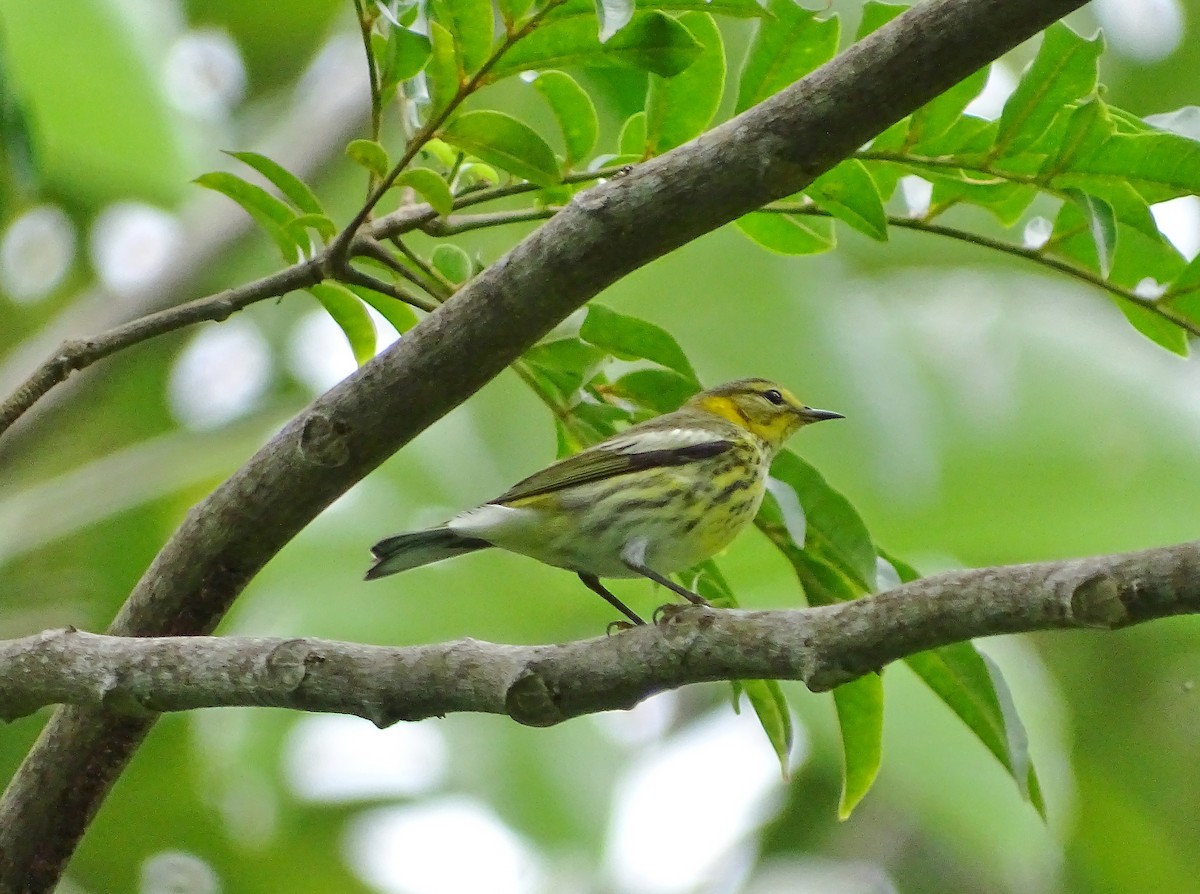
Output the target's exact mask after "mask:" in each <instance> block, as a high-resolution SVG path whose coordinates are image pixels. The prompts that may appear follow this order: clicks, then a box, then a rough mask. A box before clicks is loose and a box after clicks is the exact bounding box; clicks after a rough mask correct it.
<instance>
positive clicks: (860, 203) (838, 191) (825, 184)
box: [804, 158, 888, 242]
mask: <svg viewBox="0 0 1200 894" xmlns="http://www.w3.org/2000/svg"><path fill="white" fill-rule="evenodd" d="M804 192H805V194H806V195H807V196H808V197H809V198H811V199H812V200H813V201H814V202H816V203H817V205H819V206H820V207H821V208H823V209H824V210H826V211H828V212H829V213H830V214H832V215H833V216H834V217H836V218H837V219H838V220H840V221H842V222H843V223H846V224H849V225H850V226H851V227H853V228H854V229H856V230H858V231H859V232H860V233H863V234H865V235H867V236H870V237H871V238H872V239H878V240H879V241H880V242H886V241H887V238H888V230H887V213H886V212H885V211H884V208H883V198H882V197H881V196H880V195H879V190H878V188H876V186H875V181H874V180H872V179H871V175H870V173H868V171H867V168H866V165H864V164H863V163H862V162H861V161H858V160H857V159H853V158H852V159H849V160H847V161H843V162H842V163H841V164H839V165H838V166H837V167H835V168H834V169H833V170H831V171H829V172H828V173H826V174H823V175H822V176H820V177H818V178H817V179H816V180H815V181H813V183H812V184H811V185H810V186H809V187H808V189H806V190H805V191H804Z"/></svg>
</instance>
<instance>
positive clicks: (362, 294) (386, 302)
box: [348, 286, 417, 335]
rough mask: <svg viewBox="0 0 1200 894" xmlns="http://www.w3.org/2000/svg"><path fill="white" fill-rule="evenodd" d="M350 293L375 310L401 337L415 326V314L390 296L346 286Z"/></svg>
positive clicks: (408, 307)
mask: <svg viewBox="0 0 1200 894" xmlns="http://www.w3.org/2000/svg"><path fill="white" fill-rule="evenodd" d="M348 288H349V289H350V291H352V292H353V293H354V294H355V295H357V296H358V299H359V300H360V301H362V302H363V303H364V304H367V305H369V306H371V307H373V308H375V310H376V312H377V313H378V314H379V315H380V316H381V317H383V318H384V319H385V320H387V321H388V322H389V323H391V324H392V328H393V329H395V330H396V331H397V332H398V333H400V334H401V335H403V334H404V333H405V332H407V331H408V330H409V329H411V328H412V327H413V326H415V325H417V314H416V311H414V310H413V309H412V307H410V306H409V305H407V304H405V303H404V302H403V301H400V300H399V299H397V298H393V297H391V296H390V295H381V294H379V293H378V292H376V291H374V290H373V289H364V288H362V287H361V286H348Z"/></svg>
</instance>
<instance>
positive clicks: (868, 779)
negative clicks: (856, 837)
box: [833, 674, 883, 820]
mask: <svg viewBox="0 0 1200 894" xmlns="http://www.w3.org/2000/svg"><path fill="white" fill-rule="evenodd" d="M833 703H834V705H835V706H836V707H837V716H838V726H839V727H840V729H841V731H842V796H841V798H840V799H839V801H838V819H840V820H847V819H849V818H850V814H851V813H853V812H854V808H855V807H856V806H858V803H859V801H861V800H862V799H863V797H864V796H865V795H866V793H867V792H868V791H870V789H871V786H872V785H873V784H874V782H875V777H876V776H878V775H879V765H880V763H881V762H882V761H883V679H882V678H881V677H880V676H879V674H865V675H864V676H861V677H859V678H858V679H857V680H851V681H850V682H849V683H843V684H842V685H841V686H839V687H837V688H836V689H834V690H833Z"/></svg>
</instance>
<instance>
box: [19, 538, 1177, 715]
mask: <svg viewBox="0 0 1200 894" xmlns="http://www.w3.org/2000/svg"><path fill="white" fill-rule="evenodd" d="M671 608H672V609H675V610H673V611H669V612H667V613H666V619H665V620H664V621H663V622H662V623H660V624H659V625H657V626H653V625H652V626H646V627H637V628H634V629H632V630H629V631H625V632H622V633H620V634H618V635H616V636H609V637H599V638H596V639H589V640H583V641H580V642H572V643H564V644H561V645H546V646H509V645H497V644H493V643H486V642H480V641H477V640H472V639H465V640H459V641H457V642H450V643H441V644H437V645H428V646H408V647H401V648H389V647H386V646H367V645H360V644H356V643H344V642H334V641H331V640H320V639H279V638H275V637H240V636H239V637H157V638H134V637H114V636H98V635H96V634H91V633H81V632H78V631H76V630H74V629H73V628H68V629H66V630H50V631H46V632H44V633H41V634H38V635H36V636H29V637H25V638H24V639H18V640H9V641H7V642H0V717H2V718H4V719H5V720H12V719H14V718H16V717H20V716H23V715H25V714H29V713H31V712H33V711H35V710H37V709H38V708H40V707H43V706H45V705H48V704H54V703H68V704H71V705H75V706H78V707H86V708H91V709H95V710H99V711H104V712H106V713H109V714H112V715H127V716H131V717H135V718H146V717H149V716H152V715H153V714H154V713H158V712H163V711H187V710H193V709H195V708H211V707H232V706H261V707H275V708H290V709H293V710H301V711H323V712H335V713H339V714H355V715H358V716H360V717H365V718H367V719H368V720H371V721H372V722H373V723H375V724H376V725H377V726H387V725H389V724H392V723H395V722H397V721H400V720H420V719H422V718H425V717H434V716H442V715H445V714H450V713H455V712H460V711H477V712H485V713H489V714H505V715H508V716H509V717H511V718H512V719H513V720H516V721H518V722H519V723H524V724H528V725H530V726H550V725H552V724H555V723H559V722H561V721H563V720H568V719H570V718H572V717H578V716H580V715H582V714H591V713H595V712H597V711H607V710H612V709H616V708H630V707H632V706H633V705H635V704H636V703H637V702H639V701H641V700H642V699H644V698H646V697H647V696H649V695H652V694H653V693H655V692H661V691H662V690H664V689H673V688H676V687H679V686H683V685H686V684H689V683H699V682H706V681H712V680H738V679H762V678H767V679H787V680H802V681H803V682H804V683H805V684H807V685H808V687H809V688H810V689H812V690H814V691H824V690H827V689H832V688H833V687H834V686H838V685H840V684H842V683H846V682H848V681H850V680H853V679H855V678H856V677H859V676H862V675H863V674H866V673H870V672H871V671H874V670H878V669H880V668H882V667H883V666H884V665H886V664H888V663H890V662H892V661H895V660H897V659H899V658H904V657H906V656H908V655H912V654H915V653H917V652H923V651H926V650H928V649H934V648H937V647H938V646H944V645H948V644H949V643H953V642H960V641H963V640H969V639H974V638H978V637H983V636H992V635H995V634H1001V633H1019V632H1028V631H1034V630H1059V629H1066V628H1103V629H1114V628H1119V627H1126V626H1129V625H1131V624H1138V623H1142V622H1145V621H1149V620H1152V619H1156V618H1164V617H1168V616H1172V615H1179V614H1195V613H1197V612H1200V542H1194V543H1186V544H1181V545H1179V546H1170V547H1164V548H1160V549H1150V550H1144V551H1142V552H1136V553H1125V554H1121V555H1113V556H1094V557H1090V558H1086V559H1072V560H1068V561H1061V562H1041V563H1038V564H1033V565H1009V566H1003V567H997V568H979V569H973V570H969V571H954V572H948V573H945V574H940V575H936V576H933V577H928V578H924V579H921V580H918V581H913V582H912V583H909V584H905V585H903V586H900V587H896V588H895V589H893V590H889V591H887V592H885V593H880V594H878V595H876V596H872V597H868V598H864V599H859V600H856V601H853V602H842V603H838V604H836V605H826V606H820V607H816V608H808V609H801V610H792V611H723V610H719V609H710V608H697V607H693V606H671Z"/></svg>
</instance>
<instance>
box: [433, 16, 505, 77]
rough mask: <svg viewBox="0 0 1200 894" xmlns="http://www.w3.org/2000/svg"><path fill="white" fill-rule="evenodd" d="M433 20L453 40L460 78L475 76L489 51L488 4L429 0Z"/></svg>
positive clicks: (491, 23)
mask: <svg viewBox="0 0 1200 894" xmlns="http://www.w3.org/2000/svg"><path fill="white" fill-rule="evenodd" d="M430 11H431V12H432V14H433V19H434V21H436V22H437V23H438V24H440V25H441V26H442V27H443V28H445V29H446V30H447V31H448V32H449V33H450V34H452V35H453V36H454V56H455V60H456V63H457V68H458V71H459V73H460V75H465V76H470V75H473V74H475V72H477V71H478V70H479V68H480V67H481V66H482V65H483V63H484V61H485V60H486V59H487V57H488V55H489V53H490V52H491V49H492V38H493V37H494V35H495V32H496V23H495V19H494V14H493V12H492V0H430Z"/></svg>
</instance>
